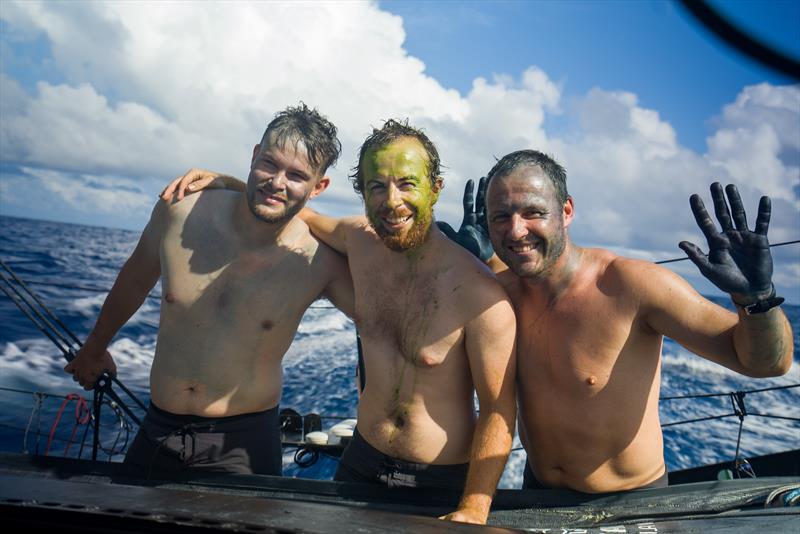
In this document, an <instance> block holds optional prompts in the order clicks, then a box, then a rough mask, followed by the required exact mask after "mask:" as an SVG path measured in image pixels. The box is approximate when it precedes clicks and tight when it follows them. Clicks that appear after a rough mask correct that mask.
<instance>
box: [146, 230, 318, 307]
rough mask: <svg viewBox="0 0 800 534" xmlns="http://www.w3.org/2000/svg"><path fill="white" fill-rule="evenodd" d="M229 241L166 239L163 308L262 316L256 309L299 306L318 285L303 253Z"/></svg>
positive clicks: (162, 258)
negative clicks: (184, 243) (189, 243)
mask: <svg viewBox="0 0 800 534" xmlns="http://www.w3.org/2000/svg"><path fill="white" fill-rule="evenodd" d="M228 247H229V246H228V245H225V244H222V245H220V244H212V243H209V244H208V245H207V246H204V247H197V248H194V249H186V248H182V247H175V246H169V244H168V243H165V244H164V245H163V246H162V254H161V263H162V265H161V269H162V301H163V304H164V305H166V306H168V309H179V310H182V311H195V312H197V313H200V314H211V315H213V316H216V317H217V318H218V320H224V319H225V317H231V318H235V319H236V320H242V319H243V318H246V317H253V318H254V320H255V318H256V317H258V318H259V320H263V319H262V318H261V316H262V315H263V313H258V314H256V313H255V312H256V311H259V312H260V311H263V310H273V311H278V310H282V311H285V312H290V311H291V310H293V309H294V308H298V309H300V310H302V309H305V307H306V306H307V305H308V304H310V302H311V301H313V300H314V299H315V298H316V296H317V295H318V294H319V293H320V291H321V290H320V288H317V287H316V285H318V284H316V283H315V276H314V272H313V266H312V264H311V261H310V258H309V257H307V256H306V255H304V254H302V253H293V252H286V251H280V252H278V253H274V252H273V253H269V252H263V251H258V250H236V249H235V248H233V247H230V248H228ZM248 312H253V313H250V314H248ZM275 315H277V313H276V314H275Z"/></svg>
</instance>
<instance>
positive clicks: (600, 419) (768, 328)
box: [486, 165, 793, 493]
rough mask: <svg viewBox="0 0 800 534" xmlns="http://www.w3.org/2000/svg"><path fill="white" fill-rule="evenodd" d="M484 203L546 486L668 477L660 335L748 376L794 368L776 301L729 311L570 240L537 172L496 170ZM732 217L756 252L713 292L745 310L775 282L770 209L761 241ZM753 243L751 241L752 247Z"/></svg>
mask: <svg viewBox="0 0 800 534" xmlns="http://www.w3.org/2000/svg"><path fill="white" fill-rule="evenodd" d="M734 191H735V188H734ZM712 193H713V195H714V198H715V204H718V202H722V203H723V204H724V198H723V199H722V200H720V199H721V198H722V192H721V186H719V185H718V184H716V185H715V186H712ZM729 197H731V195H730V191H729ZM486 200H487V201H486V218H487V221H488V227H489V234H490V236H491V241H492V244H493V245H494V249H495V251H496V252H497V254H498V256H499V259H498V258H494V259H493V260H492V261H491V262H490V265H492V266H493V269H494V270H495V271H496V272H497V274H498V279H499V280H500V281H501V283H502V284H503V286H504V287H505V288H506V291H507V292H508V294H509V296H510V297H511V299H512V301H513V303H514V309H515V311H516V316H517V336H518V337H517V350H518V352H517V362H518V364H517V365H518V370H517V384H518V404H519V422H520V437H521V439H522V442H523V445H524V446H525V449H526V451H527V453H528V461H529V463H530V466H531V468H532V470H533V473H534V474H535V476H536V478H537V479H538V480H539V481H540V482H541V483H543V484H544V485H546V486H549V487H556V488H569V489H573V490H578V491H582V492H589V493H600V492H611V491H620V490H627V489H633V488H637V487H640V486H643V485H646V484H648V483H650V482H653V481H655V480H656V479H658V478H659V477H661V476H662V475H664V473H665V464H664V455H663V441H662V435H661V427H660V421H659V416H658V397H659V387H660V382H661V381H660V373H661V348H662V341H663V336H668V337H670V338H672V339H674V340H675V341H677V342H678V343H680V344H681V345H683V346H684V347H686V348H687V349H689V350H691V351H692V352H695V353H697V354H699V355H700V356H702V357H704V358H706V359H708V360H710V361H713V362H715V363H718V364H720V365H723V366H725V367H727V368H729V369H732V370H734V371H736V372H738V373H741V374H744V375H747V376H753V377H767V376H778V375H782V374H784V373H786V372H788V370H789V368H790V366H791V363H792V353H793V341H792V334H791V330H790V326H789V323H788V321H787V320H786V317H785V315H784V314H783V312H782V311H781V310H780V309H779V308H773V309H771V310H769V311H767V312H766V313H761V314H757V315H748V314H747V313H745V312H744V311H743V310H742V309H739V313H738V315H737V314H736V313H732V312H730V311H727V310H725V309H724V308H722V307H720V306H717V305H715V304H713V303H712V302H710V301H708V300H707V299H705V298H703V297H702V296H701V295H699V294H698V293H697V292H696V291H695V290H694V289H692V287H691V286H690V285H689V284H688V283H687V282H686V281H685V280H683V279H682V278H680V277H679V276H677V275H676V274H674V273H672V272H671V271H669V270H667V269H664V268H662V267H659V266H657V265H654V264H652V263H648V262H645V261H638V260H632V259H627V258H623V257H620V256H617V255H615V254H612V253H611V252H609V251H607V250H602V249H587V248H581V247H578V246H576V245H575V244H574V243H572V241H571V240H570V238H569V235H568V232H567V228H568V227H569V225H570V223H571V222H572V220H573V216H574V213H575V208H574V204H573V201H572V199H571V198H568V199H567V201H566V202H564V203H561V202H559V201H558V200H557V195H556V192H555V188H554V186H553V183H552V182H551V181H550V179H549V178H548V177H547V176H546V175H545V174H544V172H543V171H542V169H541V168H539V167H538V166H531V165H522V166H519V167H517V168H516V169H514V170H513V172H511V173H509V174H507V175H505V176H494V177H493V178H492V179H491V182H490V183H489V186H488V190H487V191H486ZM737 200H738V193H736V194H735V198H734V197H731V206H732V208H734V217H736V216H737V215H736V213H737V211H739V210H740V208H741V202H740V201H738V203H737ZM767 201H768V199H767ZM692 202H693V204H692V207H693V211H694V212H695V216H696V218H697V219H698V222H699V223H700V225H701V228H703V230H704V233H706V236H707V237H708V238H709V241H710V242H711V243H712V248H714V246H715V244H716V246H717V248H716V249H715V250H712V253H714V254H717V253H718V254H720V256H721V255H722V253H721V252H720V250H721V249H720V247H722V248H724V247H728V248H730V247H731V246H732V245H731V244H730V243H727V244H725V243H722V244H719V240H720V239H722V238H721V237H720V235H721V234H719V233H718V232H716V231H715V230H714V228H713V223H711V222H710V218H709V217H708V214H707V213H706V212H705V209H704V208H702V202H699V201H698V200H697V199H695V198H693V201H692ZM698 202H699V204H698ZM763 202H764V201H763V200H762V204H763ZM717 208H718V209H717V213H718V214H720V213H722V210H721V208H720V207H719V206H717ZM740 211H741V215H740V216H739V217H740V218H741V221H737V228H738V227H739V226H740V223H741V226H743V227H744V230H742V229H741V228H738V229H732V226H731V225H730V221H729V220H728V224H727V225H726V224H725V222H724V221H723V229H726V228H727V230H729V234H730V235H733V233H735V232H737V231H739V230H741V233H742V234H743V237H742V238H741V239H740V238H733V237H732V238H731V241H737V242H742V243H744V244H745V245H743V246H742V247H740V248H739V249H738V250H737V251H735V253H736V254H739V255H741V256H744V257H745V258H750V260H747V261H744V260H743V263H742V264H741V265H737V264H735V263H733V262H732V261H731V262H728V263H725V264H724V265H723V267H725V268H726V269H729V270H730V271H731V272H735V273H736V276H728V275H723V276H721V277H722V278H723V279H727V280H732V279H734V278H736V279H737V280H741V279H744V280H745V282H744V283H743V285H742V286H725V280H723V283H722V284H721V285H720V287H723V286H725V287H723V289H725V288H726V287H739V288H740V291H741V293H737V292H733V298H734V300H735V301H737V302H739V303H741V304H747V303H748V301H749V302H754V301H755V300H758V299H759V298H763V297H764V296H766V295H765V293H768V292H769V289H764V284H765V283H766V287H767V288H770V287H771V286H770V285H769V277H767V278H766V282H764V280H755V279H756V278H759V275H757V274H756V275H754V274H753V273H755V272H756V271H758V269H759V267H758V261H760V260H759V259H758V257H759V255H763V249H765V248H766V250H767V254H769V252H768V246H767V245H766V226H767V225H768V221H769V211H768V205H767V211H766V214H765V213H764V211H763V209H760V210H759V221H758V222H757V224H756V227H757V230H761V231H763V240H761V239H758V238H757V236H756V237H753V236H750V235H744V233H745V230H746V222H742V221H743V220H744V211H743V209H741V210H740ZM765 219H766V223H765ZM748 232H749V231H748ZM752 233H753V232H750V234H752ZM726 235H728V233H726ZM726 239H727V238H726ZM750 239H752V240H754V241H758V244H757V245H755V244H753V245H749V244H748V240H750ZM715 240H716V241H715ZM688 245H689V244H682V245H681V246H682V248H684V249H685V250H686V249H688V248H690V246H688ZM734 245H735V244H734ZM695 249H696V247H695ZM698 254H699V253H698ZM727 257H729V256H727ZM693 259H694V258H693ZM500 260H502V261H500ZM700 260H702V258H701V259H699V260H697V261H700ZM751 260H752V261H751ZM748 262H749V263H748ZM709 265H710V264H709ZM740 267H741V268H740ZM714 268H715V267H714V266H710V267H709V272H710V271H711V270H713V269H714ZM719 270H721V269H717V271H719ZM771 272H772V268H771V259H770V260H769V276H771ZM704 274H706V275H707V276H709V274H707V273H706V271H704ZM740 275H741V276H740ZM709 277H711V276H709ZM726 277H727V278H726ZM762 278H763V277H762ZM747 280H750V282H747ZM756 282H758V283H757V284H756ZM715 283H716V281H715ZM748 283H749V284H750V286H748ZM753 285H755V291H756V292H754V291H753ZM747 287H750V289H749V290H748V289H747ZM728 291H730V289H728ZM757 291H760V292H761V293H760V294H759V293H757ZM746 292H747V293H748V294H745V293H746Z"/></svg>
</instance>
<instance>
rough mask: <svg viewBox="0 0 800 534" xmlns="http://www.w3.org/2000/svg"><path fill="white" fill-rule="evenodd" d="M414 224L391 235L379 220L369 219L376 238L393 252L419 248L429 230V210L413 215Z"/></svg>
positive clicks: (430, 218)
mask: <svg viewBox="0 0 800 534" xmlns="http://www.w3.org/2000/svg"><path fill="white" fill-rule="evenodd" d="M413 217H414V222H413V223H412V224H411V227H410V228H409V229H408V230H407V231H405V232H402V233H393V232H390V231H389V230H387V229H386V228H384V226H383V224H382V221H381V220H377V221H376V220H373V217H369V223H370V225H371V226H372V229H373V230H375V233H376V234H378V237H380V238H381V241H383V244H384V245H386V247H387V248H389V249H390V250H394V251H395V252H403V251H405V250H410V249H413V248H417V247H419V246H421V245H422V244H423V243H424V242H425V239H426V238H427V237H428V233H429V231H430V229H431V220H432V219H433V217H432V216H431V210H430V209H428V210H427V211H426V212H425V213H423V212H421V211H419V212H417V213H416V214H414V216H413Z"/></svg>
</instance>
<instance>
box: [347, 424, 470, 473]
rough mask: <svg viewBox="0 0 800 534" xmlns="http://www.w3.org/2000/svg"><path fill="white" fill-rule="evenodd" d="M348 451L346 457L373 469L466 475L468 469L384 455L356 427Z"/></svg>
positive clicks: (467, 465)
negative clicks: (391, 468) (353, 457)
mask: <svg viewBox="0 0 800 534" xmlns="http://www.w3.org/2000/svg"><path fill="white" fill-rule="evenodd" d="M347 448H348V449H349V451H345V454H347V452H349V453H350V454H349V455H348V456H351V455H354V456H356V457H357V458H358V462H359V463H362V464H365V465H367V466H370V467H373V468H378V467H380V468H385V467H387V466H391V467H393V468H395V469H397V470H401V471H406V472H409V471H428V470H431V469H435V470H436V471H438V472H445V471H450V470H452V471H453V473H458V474H461V473H462V472H463V473H464V474H466V469H467V468H468V467H469V464H468V463H461V464H423V463H419V462H410V461H408V460H401V459H399V458H395V457H393V456H389V455H388V454H384V453H382V452H381V451H379V450H378V449H376V448H375V447H373V446H372V445H370V444H369V442H367V440H365V439H364V436H362V435H361V434H360V433H359V432H358V427H356V428H355V429H353V440H352V441H351V442H350V444H349V445H348V446H347Z"/></svg>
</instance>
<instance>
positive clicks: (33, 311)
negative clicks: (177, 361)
mask: <svg viewBox="0 0 800 534" xmlns="http://www.w3.org/2000/svg"><path fill="white" fill-rule="evenodd" d="M0 267H2V269H3V270H5V271H6V273H8V275H9V276H11V279H9V278H8V277H7V276H6V275H5V274H4V273H3V272H2V271H0V280H2V281H3V282H4V283H5V285H0V289H2V291H3V293H5V294H6V296H8V298H9V299H10V300H11V301H12V302H13V303H14V304H15V305H16V306H17V308H19V309H20V311H22V312H23V313H24V314H25V315H26V316H27V317H28V318H29V319H30V320H31V322H33V324H34V325H35V326H36V327H37V328H38V329H39V330H40V331H41V332H43V333H44V334H45V335H46V336H47V338H48V339H50V341H52V342H53V344H55V346H56V347H57V348H58V349H59V350H60V351H61V353H62V354H63V355H64V357H65V358H66V360H67V361H72V360H73V358H75V352H76V351H75V345H77V347H81V346H82V345H83V344H82V343H81V342H80V340H79V339H78V338H77V337H76V336H75V334H73V333H72V332H71V331H70V330H69V328H67V326H66V325H64V323H62V322H61V320H60V319H59V318H58V317H56V315H55V314H54V313H53V312H52V311H50V309H49V308H48V307H47V306H46V305H45V304H44V303H43V302H42V301H41V300H40V299H39V298H38V297H37V296H36V294H35V293H34V292H33V291H32V290H31V289H30V288H29V287H28V286H27V285H26V284H25V282H24V281H23V280H21V279H20V278H19V277H18V276H17V275H16V273H14V271H13V270H12V269H11V268H10V267H9V266H8V265H7V264H6V263H5V262H4V261H3V260H0ZM12 279H13V281H14V282H15V283H16V285H15V283H12V281H11V280H12ZM6 286H8V288H10V289H11V291H9V290H8V289H7V287H6ZM20 288H21V289H22V290H24V294H23V293H22V292H21V291H20ZM12 293H13V294H12ZM15 295H16V297H15ZM31 300H33V302H34V303H35V304H37V305H38V308H37V306H35V305H34V304H32V303H31ZM48 316H49V317H50V319H52V320H53V322H55V323H56V324H58V325H59V326H60V327H61V330H62V331H63V332H62V331H59V329H58V328H56V327H55V325H53V322H51V321H50V320H49V319H48V318H47V317H48ZM37 318H38V319H37ZM39 319H40V320H41V321H40V320H39ZM65 334H66V335H65ZM66 336H69V337H71V338H72V340H73V341H74V343H73V342H71V341H70V340H69V339H68V338H67V337H66ZM104 377H108V378H109V379H110V381H109V380H107V379H106V380H104ZM110 382H113V383H114V384H116V385H117V386H118V387H119V388H120V389H122V391H124V392H125V393H126V394H127V395H128V397H130V398H131V399H132V400H133V401H134V402H135V403H136V404H138V405H139V406H140V407H141V408H142V409H143V410H146V409H147V408H146V406H145V405H144V404H143V403H142V402H141V401H140V400H139V399H138V397H136V395H134V394H133V393H132V392H131V391H130V390H129V389H128V388H127V387H125V385H124V384H122V382H120V381H119V380H117V378H116V377H113V376H110V375H108V373H104V374H103V375H102V376H101V378H100V380H98V383H99V384H102V383H105V384H107V385H106V386H103V389H104V391H105V393H107V394H108V395H109V396H110V397H111V398H112V399H113V400H114V401H116V402H117V403H118V404H119V405H120V406H121V407H122V408H123V409H124V410H125V412H126V413H127V414H128V416H129V417H130V418H131V419H133V420H134V421H135V422H136V423H137V424H141V423H140V420H139V418H138V417H137V416H136V415H135V414H134V413H133V412H132V411H131V410H130V408H128V407H127V405H126V404H125V403H124V402H123V401H122V399H120V398H119V396H118V395H117V394H116V392H114V391H113V390H112V389H111V387H110ZM97 390H98V389H97V386H95V391H97Z"/></svg>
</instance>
